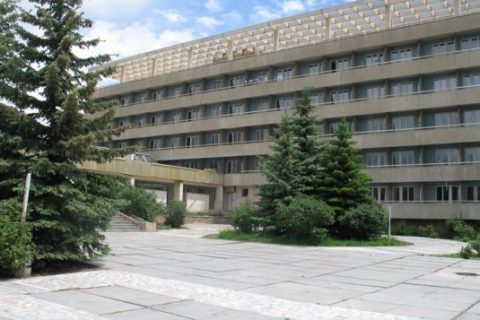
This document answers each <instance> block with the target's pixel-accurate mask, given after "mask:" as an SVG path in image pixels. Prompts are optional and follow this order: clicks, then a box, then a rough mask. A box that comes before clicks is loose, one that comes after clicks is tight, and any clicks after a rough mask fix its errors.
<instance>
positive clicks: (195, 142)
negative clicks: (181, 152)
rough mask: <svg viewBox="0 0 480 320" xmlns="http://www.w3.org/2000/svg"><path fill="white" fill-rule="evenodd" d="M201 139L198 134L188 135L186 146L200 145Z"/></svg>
mask: <svg viewBox="0 0 480 320" xmlns="http://www.w3.org/2000/svg"><path fill="white" fill-rule="evenodd" d="M199 140H200V137H199V136H198V135H196V136H187V138H186V139H185V146H186V147H188V148H191V147H193V146H196V145H198V142H199Z"/></svg>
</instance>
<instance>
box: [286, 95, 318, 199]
mask: <svg viewBox="0 0 480 320" xmlns="http://www.w3.org/2000/svg"><path fill="white" fill-rule="evenodd" d="M312 91H313V89H312V88H305V89H304V90H303V91H302V94H301V96H300V98H299V99H298V101H297V103H296V105H295V108H294V114H293V117H292V121H291V124H292V131H293V135H294V137H295V138H294V139H295V143H296V145H297V148H298V152H297V153H296V155H297V157H298V158H297V160H296V163H297V172H298V177H299V179H300V182H299V183H300V188H301V190H300V191H301V193H303V194H304V195H306V196H314V197H318V195H319V192H318V186H319V185H320V184H321V175H320V173H321V163H320V158H321V148H322V145H321V143H320V142H319V139H318V133H319V127H320V122H319V120H318V119H317V118H316V117H315V115H314V114H313V111H314V106H312V103H311V98H310V97H311V95H312Z"/></svg>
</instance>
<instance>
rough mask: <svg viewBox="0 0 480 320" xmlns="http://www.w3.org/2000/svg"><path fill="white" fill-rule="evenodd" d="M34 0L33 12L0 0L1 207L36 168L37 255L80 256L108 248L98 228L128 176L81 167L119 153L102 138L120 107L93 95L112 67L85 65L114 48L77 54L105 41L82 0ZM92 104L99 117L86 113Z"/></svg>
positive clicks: (16, 197)
mask: <svg viewBox="0 0 480 320" xmlns="http://www.w3.org/2000/svg"><path fill="white" fill-rule="evenodd" d="M30 2H32V3H33V4H34V5H35V8H34V9H32V10H31V11H29V12H27V11H23V10H20V9H18V8H15V6H13V2H11V1H9V0H7V1H5V0H3V1H1V2H0V3H1V6H0V8H1V9H0V10H3V12H1V13H2V15H1V16H0V31H1V32H0V36H1V37H2V38H1V39H0V40H1V41H0V54H1V55H0V209H1V207H2V205H5V204H11V203H12V202H16V203H21V197H22V192H23V181H24V177H25V175H26V173H27V172H31V173H32V176H33V177H32V189H31V194H30V206H29V210H28V218H27V219H28V220H27V221H28V222H29V223H30V224H31V227H32V235H33V241H34V243H35V246H36V252H35V257H34V258H35V262H36V263H37V264H40V263H45V262H49V261H59V260H75V261H79V260H83V259H85V258H92V257H95V256H97V255H102V254H105V253H106V252H107V251H108V247H107V246H106V245H105V244H104V243H103V242H102V240H103V238H102V236H101V235H100V234H99V229H104V228H105V227H106V225H107V223H108V221H109V219H110V218H111V216H112V215H114V214H115V213H116V209H115V201H114V200H112V199H114V198H115V193H116V192H117V191H118V190H119V188H121V186H122V185H123V184H124V182H123V180H122V179H120V178H116V177H112V176H105V175H99V174H94V173H91V172H86V171H83V170H81V169H79V168H78V166H77V165H78V164H80V163H82V162H83V161H86V160H91V161H97V162H104V161H107V160H110V159H112V158H113V157H115V156H118V155H121V153H120V152H119V151H118V150H114V149H100V148H97V147H95V145H94V143H95V142H97V141H106V140H110V139H111V138H112V136H113V135H116V134H119V133H120V131H119V130H105V128H106V127H107V124H108V123H109V122H110V121H111V119H112V117H113V115H114V112H115V106H114V105H112V104H94V103H93V94H94V91H95V87H96V85H97V82H98V80H99V79H101V78H102V77H108V75H109V74H111V72H112V69H109V68H106V69H102V70H99V71H86V70H88V68H89V67H91V66H93V65H97V64H103V63H105V62H107V61H109V60H110V57H109V56H108V55H97V56H92V57H86V58H82V57H79V56H78V55H77V54H76V53H77V52H78V50H82V49H88V48H90V47H94V46H96V45H97V44H98V42H99V40H98V39H95V40H85V39H83V36H82V35H81V33H80V30H82V29H85V28H90V27H91V26H92V21H90V20H88V19H86V18H84V16H83V14H82V13H80V10H81V5H82V1H81V0H68V1H66V0H31V1H30ZM20 22H21V24H20ZM25 24H26V25H30V26H31V28H28V29H26V28H24V27H23V26H24V25H25ZM5 30H9V32H5ZM29 30H35V31H34V32H32V31H29ZM94 113H97V114H98V113H101V116H99V117H95V118H93V117H88V115H91V114H94ZM19 214H20V213H19Z"/></svg>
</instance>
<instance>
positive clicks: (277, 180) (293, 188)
mask: <svg viewBox="0 0 480 320" xmlns="http://www.w3.org/2000/svg"><path fill="white" fill-rule="evenodd" d="M274 135H275V141H274V143H273V145H272V146H271V149H272V152H271V154H269V155H267V156H264V157H263V159H262V173H263V175H264V176H265V179H266V183H265V184H263V185H261V186H259V196H260V202H259V209H260V211H261V214H262V215H264V217H265V223H264V226H266V227H271V226H274V225H275V218H274V217H275V211H276V208H277V206H278V204H279V203H287V204H288V202H289V201H290V200H291V199H292V198H293V197H294V196H296V195H298V194H299V192H300V185H299V183H300V176H299V171H298V163H297V161H298V159H299V154H298V147H297V145H296V144H295V137H294V133H293V130H292V118H291V117H290V116H289V115H287V114H286V113H285V115H284V116H283V117H282V120H281V121H280V123H279V124H278V125H277V127H276V128H275V131H274Z"/></svg>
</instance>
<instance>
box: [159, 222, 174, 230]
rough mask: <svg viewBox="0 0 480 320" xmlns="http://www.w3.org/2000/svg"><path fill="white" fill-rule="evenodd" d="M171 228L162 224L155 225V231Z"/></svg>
mask: <svg viewBox="0 0 480 320" xmlns="http://www.w3.org/2000/svg"><path fill="white" fill-rule="evenodd" d="M170 229H172V227H170V226H168V225H166V224H162V223H157V230H170Z"/></svg>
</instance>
